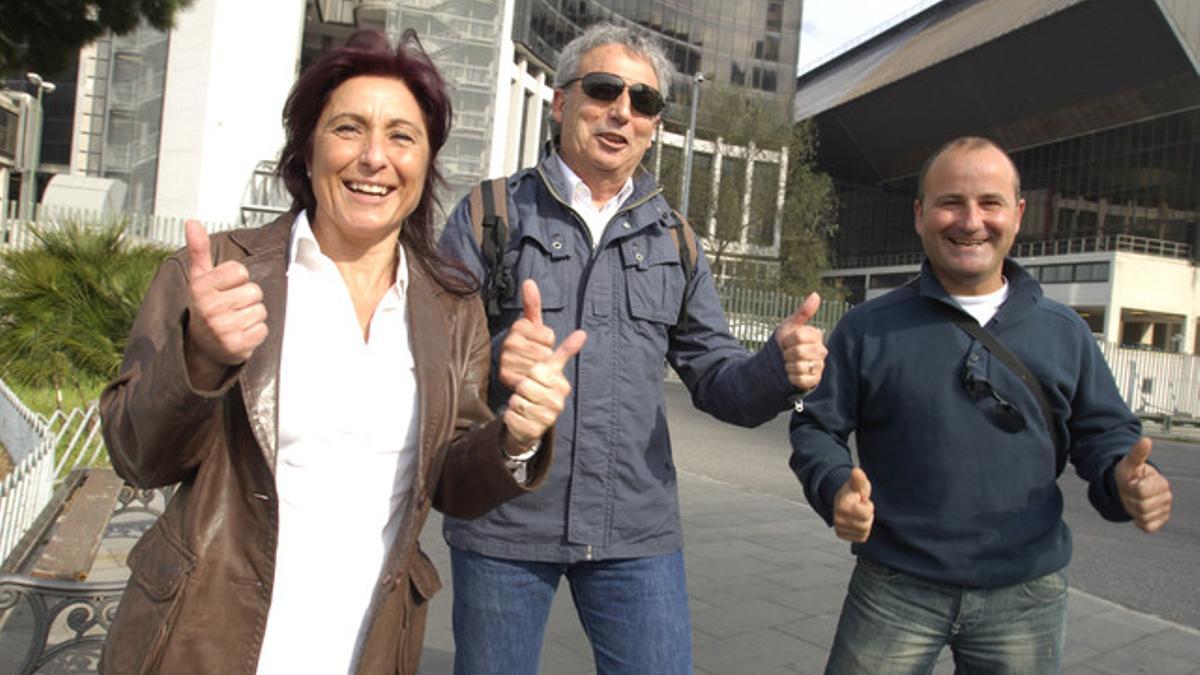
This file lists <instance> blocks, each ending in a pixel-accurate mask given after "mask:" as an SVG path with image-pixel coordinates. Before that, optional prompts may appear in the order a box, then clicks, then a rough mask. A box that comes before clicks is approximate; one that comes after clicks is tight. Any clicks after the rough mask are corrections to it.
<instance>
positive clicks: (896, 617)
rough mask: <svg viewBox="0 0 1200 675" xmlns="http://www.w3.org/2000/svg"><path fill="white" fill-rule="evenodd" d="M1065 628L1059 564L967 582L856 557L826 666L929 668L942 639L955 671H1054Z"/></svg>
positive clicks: (831, 671)
mask: <svg viewBox="0 0 1200 675" xmlns="http://www.w3.org/2000/svg"><path fill="white" fill-rule="evenodd" d="M1066 627H1067V578H1066V574H1065V572H1064V571H1062V570H1060V571H1058V572H1052V573H1050V574H1047V575H1046V576H1043V577H1039V578H1037V579H1033V580H1032V581H1027V582H1025V583H1020V584H1014V585H1012V586H1004V587H1001V588H964V587H962V586H950V585H946V584H938V583H934V582H932V581H927V580H925V579H920V578H917V577H914V576H911V575H908V574H905V573H903V572H898V571H896V570H893V569H891V568H889V567H885V566H883V565H880V564H878V563H875V562H872V561H870V560H866V559H864V558H859V559H858V565H857V566H856V567H855V568H854V575H853V576H852V577H851V578H850V589H849V593H848V594H847V595H846V601H845V603H844V604H843V606H842V616H841V619H840V620H839V621H838V627H837V635H835V636H834V639H833V649H832V651H831V652H830V654H829V662H828V663H827V664H826V665H825V673H826V675H849V674H851V673H855V674H859V675H861V674H864V673H869V674H882V673H887V674H888V675H900V674H908V673H913V674H917V673H930V672H932V671H933V665H934V662H935V661H936V660H937V657H938V654H940V653H941V651H942V647H945V646H947V645H949V646H950V650H951V652H952V653H953V654H954V665H955V673H961V674H970V675H974V674H976V673H981V674H982V673H987V674H989V675H990V674H996V675H999V674H1005V675H1025V674H1028V675H1044V674H1046V673H1057V672H1058V671H1059V667H1060V665H1061V662H1062V650H1063V639H1064V637H1065V635H1066Z"/></svg>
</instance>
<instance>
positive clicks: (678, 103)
mask: <svg viewBox="0 0 1200 675" xmlns="http://www.w3.org/2000/svg"><path fill="white" fill-rule="evenodd" d="M801 9H802V0H763V1H762V2H756V3H728V2H722V1H718V0H649V1H636V2H635V1H633V0H256V1H255V2H245V1H244V0H196V1H195V2H193V3H192V5H191V6H190V7H189V8H188V9H186V10H184V11H182V12H180V13H179V14H178V16H177V17H176V26H175V28H174V29H173V30H171V31H170V32H169V33H165V34H164V33H160V32H156V31H153V30H151V29H148V28H142V29H139V30H137V31H135V32H133V33H131V34H129V35H126V36H122V37H108V38H104V39H102V40H100V41H98V42H96V43H95V44H93V45H90V46H89V47H87V48H85V49H84V50H82V52H81V54H80V59H79V67H78V69H77V75H74V74H73V75H71V76H70V77H69V78H67V82H69V85H70V87H69V91H64V89H63V88H60V90H59V92H58V93H56V94H55V97H56V98H57V99H59V102H60V103H63V104H64V105H68V104H69V107H68V109H67V114H65V115H63V119H64V120H65V123H64V125H63V127H64V128H63V129H56V128H51V125H50V123H49V122H48V126H47V132H46V137H47V144H56V145H55V147H57V148H58V150H61V152H58V153H57V154H55V153H54V152H50V153H48V154H47V156H46V159H45V161H46V162H47V163H51V164H52V170H54V171H56V172H68V171H69V172H70V173H72V174H75V175H80V176H94V177H98V178H105V179H117V180H120V181H121V182H122V183H123V184H124V185H125V186H126V187H127V195H128V198H127V200H126V208H127V209H128V210H130V211H133V212H138V213H153V214H155V215H158V216H168V217H172V218H198V219H200V220H202V221H206V222H209V223H213V224H214V225H220V224H226V225H234V224H255V223H261V222H264V221H265V220H267V219H270V218H272V217H274V215H275V214H277V213H279V212H280V211H282V210H284V209H286V208H287V207H288V206H289V200H288V198H287V197H286V195H284V194H283V191H282V190H281V189H280V187H279V184H278V182H277V181H276V180H275V179H274V178H273V172H274V168H275V163H274V162H275V159H276V157H277V155H278V152H279V149H280V148H281V147H282V145H283V140H284V137H283V129H282V123H281V111H282V109H283V105H284V101H285V99H286V96H287V92H288V90H289V88H290V87H291V85H292V83H293V82H294V81H295V78H296V76H297V74H298V73H299V72H300V71H301V70H302V69H303V68H304V67H305V66H306V65H307V64H308V63H310V62H311V61H312V60H313V59H315V58H316V57H317V56H318V55H319V54H320V53H322V52H323V51H325V50H327V49H329V48H331V47H333V46H336V45H340V44H343V43H344V42H345V39H346V38H347V37H349V35H351V34H352V33H353V32H354V31H355V30H356V29H358V28H363V27H372V28H379V29H381V30H384V31H385V32H386V33H387V34H388V35H389V36H390V37H392V38H398V37H399V35H400V34H401V33H402V32H403V31H405V30H414V31H416V33H417V34H418V36H419V38H420V40H421V42H422V45H423V46H424V48H425V49H426V51H427V52H428V53H429V54H430V56H431V57H432V58H433V60H434V62H435V63H436V64H437V65H438V67H439V69H440V70H441V72H442V74H443V76H444V77H445V78H446V80H447V82H448V84H449V85H450V90H451V96H452V103H453V106H454V113H455V115H454V122H453V127H452V133H451V136H450V139H449V141H448V142H447V145H446V146H445V147H444V148H443V150H442V153H441V155H440V157H439V162H440V168H441V170H442V173H443V175H444V176H445V177H446V179H447V183H448V188H449V189H448V190H447V192H446V193H445V194H443V195H442V203H443V204H444V205H446V206H447V207H449V206H451V205H453V204H454V203H456V202H457V201H458V199H459V198H460V197H461V196H463V195H464V194H466V192H467V191H468V190H469V189H470V188H471V187H472V186H473V185H475V184H477V183H478V182H479V181H480V180H481V179H483V178H487V177H492V176H497V175H503V174H508V173H512V172H514V171H516V170H518V169H520V168H522V167H526V166H531V165H533V164H534V163H535V162H536V161H537V159H538V156H539V154H540V152H541V151H542V149H543V148H544V146H545V143H546V141H547V140H548V139H549V136H550V128H549V124H548V120H549V112H550V104H551V101H552V99H553V94H554V90H553V87H552V86H551V82H552V79H553V73H554V69H553V64H554V63H555V61H556V60H557V58H558V49H560V48H561V47H562V46H563V45H564V44H565V43H566V42H567V41H568V40H570V39H572V38H573V37H575V35H577V34H578V33H579V32H580V31H581V30H583V29H584V28H585V27H586V26H588V25H590V24H591V23H593V22H595V21H598V20H609V21H615V22H618V23H624V24H626V25H630V26H634V27H638V28H640V29H643V30H647V31H652V32H654V33H655V34H656V35H657V36H658V37H659V38H660V40H661V42H662V43H663V44H664V46H665V47H666V48H667V51H668V53H669V54H670V56H671V58H672V59H673V60H674V62H675V64H676V66H677V67H678V68H679V74H678V76H677V78H676V80H675V81H674V82H673V83H672V87H671V99H672V101H673V105H672V107H670V108H669V109H668V110H667V112H666V114H665V115H664V117H665V118H666V119H667V120H668V123H667V124H666V125H664V126H666V127H667V129H666V130H664V131H663V132H662V133H661V135H660V137H659V142H658V143H657V150H656V152H654V153H652V155H651V156H649V157H648V160H647V163H646V166H647V168H648V169H650V170H652V171H655V172H656V173H658V172H665V173H663V174H662V175H663V176H664V180H665V182H667V183H670V185H667V186H666V189H667V192H668V194H669V195H670V196H671V197H672V198H673V199H676V200H678V198H679V196H680V194H681V192H682V190H683V186H682V181H681V179H680V176H679V172H678V171H677V170H676V171H674V173H672V171H671V170H670V169H665V168H664V167H676V168H677V167H678V166H680V165H681V164H682V155H683V148H684V146H685V136H684V135H683V134H682V133H680V132H681V131H685V130H686V123H685V121H686V119H687V116H688V112H689V106H688V103H689V101H690V95H691V82H692V78H693V76H694V75H695V74H697V73H703V74H704V75H705V76H706V78H708V79H709V80H715V81H717V82H719V83H724V84H728V85H733V86H739V87H742V88H744V89H745V90H746V91H748V92H752V93H753V95H755V96H760V97H764V98H765V99H767V100H770V101H776V102H778V103H779V105H780V106H782V107H785V108H786V106H788V105H789V104H790V100H791V92H792V90H793V87H794V85H795V80H794V72H795V63H796V59H797V54H798V41H799V31H800V15H801ZM267 28H269V29H267ZM60 79H62V78H60ZM694 147H695V151H696V154H695V161H694V171H693V180H692V181H691V185H690V195H691V200H690V203H691V204H692V205H693V208H691V209H689V213H688V216H689V218H690V220H691V222H692V224H693V225H694V226H695V227H696V229H697V230H698V231H699V232H701V233H702V234H705V233H708V234H710V235H711V234H714V233H715V232H716V231H717V222H718V219H722V222H724V220H737V221H741V222H742V223H743V224H746V225H747V227H745V228H744V229H743V231H742V234H741V235H740V236H738V237H736V238H735V240H734V241H731V242H729V241H727V242H723V246H722V253H723V254H727V256H728V257H729V259H730V261H731V262H730V265H729V266H725V265H724V264H723V265H722V266H720V269H718V273H719V274H733V273H735V272H734V271H733V270H736V269H739V266H738V264H736V263H735V262H734V259H735V258H736V259H740V260H743V261H745V260H748V259H753V260H761V261H771V260H773V259H774V258H777V255H778V253H777V252H778V245H779V240H780V236H779V220H780V219H779V209H780V206H781V204H782V202H783V196H784V180H783V177H784V176H785V174H786V167H787V148H783V147H762V148H754V147H751V148H742V147H736V146H733V145H730V144H728V143H725V142H723V141H722V139H721V138H719V134H717V133H709V134H704V133H701V134H700V137H699V138H698V140H697V142H696V143H695V144H694ZM59 155H61V157H59ZM55 162H57V163H55ZM668 177H669V180H668V179H667V178H668ZM721 194H724V195H726V196H728V195H730V194H736V197H737V199H736V200H733V201H735V202H737V203H735V204H734V205H733V207H732V208H728V205H726V206H725V207H722V208H718V205H717V202H718V199H717V197H718V196H719V195H721ZM730 201H731V200H729V199H724V202H730ZM739 205H740V207H741V208H740V211H739V209H738V206H739ZM751 220H752V221H753V223H754V226H753V227H750V226H749V223H750V222H751ZM727 230H728V228H724V230H723V231H727ZM741 267H745V265H744V264H742V265H741ZM760 267H762V269H773V268H772V266H771V264H769V263H768V264H766V265H765V266H760ZM775 267H777V265H776V266H775ZM760 271H761V270H760ZM760 276H761V275H760Z"/></svg>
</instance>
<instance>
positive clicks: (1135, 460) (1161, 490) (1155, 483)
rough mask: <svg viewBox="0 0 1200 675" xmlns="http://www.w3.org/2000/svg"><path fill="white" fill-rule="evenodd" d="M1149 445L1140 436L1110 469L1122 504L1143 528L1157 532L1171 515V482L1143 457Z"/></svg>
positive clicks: (1148, 440) (1147, 453) (1134, 522)
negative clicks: (1127, 452)
mask: <svg viewBox="0 0 1200 675" xmlns="http://www.w3.org/2000/svg"><path fill="white" fill-rule="evenodd" d="M1152 447H1153V443H1152V442H1151V441H1150V439H1149V438H1146V437H1145V436H1143V437H1142V438H1141V439H1139V440H1138V442H1137V443H1135V444H1134V446H1133V448H1132V449H1130V451H1129V454H1128V455H1125V457H1123V458H1122V459H1121V461H1119V462H1117V465H1116V467H1115V468H1114V469H1113V480H1114V482H1115V483H1116V484H1117V494H1118V495H1119V496H1120V497H1121V504H1122V506H1124V507H1125V511H1127V512H1128V513H1129V515H1130V516H1133V524H1134V525H1137V527H1138V529H1140V530H1142V531H1144V532H1157V531H1158V530H1159V529H1161V528H1162V526H1163V525H1165V524H1166V522H1167V519H1168V518H1170V517H1171V484H1170V483H1169V482H1167V479H1166V478H1165V477H1164V476H1163V475H1162V474H1161V473H1159V472H1158V469H1155V468H1154V466H1153V465H1152V464H1150V463H1148V462H1147V461H1146V460H1148V459H1150V450H1151V448H1152Z"/></svg>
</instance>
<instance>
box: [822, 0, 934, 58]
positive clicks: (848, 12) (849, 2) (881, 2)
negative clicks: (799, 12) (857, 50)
mask: <svg viewBox="0 0 1200 675" xmlns="http://www.w3.org/2000/svg"><path fill="white" fill-rule="evenodd" d="M938 1H939V0H804V16H803V25H802V26H801V28H800V67H799V71H798V72H800V73H803V72H804V71H806V70H808V68H809V66H810V65H811V64H812V63H813V62H814V61H823V60H824V57H826V56H828V55H830V53H831V52H833V51H835V50H837V51H841V49H840V48H844V47H846V46H849V45H848V44H847V43H850V42H852V41H854V40H855V38H858V37H860V36H862V35H864V34H866V33H870V32H873V31H875V30H876V29H878V28H880V27H881V26H890V25H892V24H894V23H895V22H896V21H895V20H896V19H899V18H900V17H901V16H902V15H905V16H907V15H908V14H909V13H910V12H911V11H915V10H920V9H924V8H926V7H929V6H930V5H934V4H937V2H938Z"/></svg>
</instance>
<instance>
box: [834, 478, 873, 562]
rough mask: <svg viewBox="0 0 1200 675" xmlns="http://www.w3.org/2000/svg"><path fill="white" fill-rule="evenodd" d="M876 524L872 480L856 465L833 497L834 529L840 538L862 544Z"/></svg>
mask: <svg viewBox="0 0 1200 675" xmlns="http://www.w3.org/2000/svg"><path fill="white" fill-rule="evenodd" d="M874 524H875V503H874V502H872V501H871V481H869V480H867V474H866V473H865V472H864V471H863V470H862V469H860V468H858V467H855V468H854V469H851V470H850V479H849V480H847V481H846V482H845V483H844V484H842V487H841V488H840V489H839V490H838V491H837V494H836V495H834V497H833V530H834V532H836V533H837V536H838V538H839V539H845V540H846V541H849V542H854V543H856V544H861V543H863V542H865V541H866V540H867V538H868V537H870V536H871V526H872V525H874Z"/></svg>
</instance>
